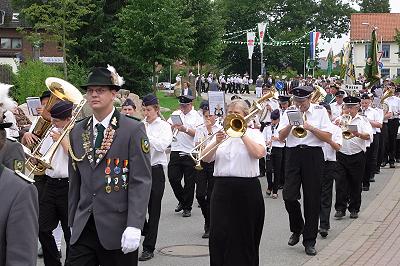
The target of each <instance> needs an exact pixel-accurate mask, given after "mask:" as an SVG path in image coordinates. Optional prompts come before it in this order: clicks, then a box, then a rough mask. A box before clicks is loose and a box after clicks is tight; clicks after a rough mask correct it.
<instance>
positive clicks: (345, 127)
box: [340, 114, 354, 140]
mask: <svg viewBox="0 0 400 266" xmlns="http://www.w3.org/2000/svg"><path fill="white" fill-rule="evenodd" d="M351 120H352V117H351V115H349V114H343V115H342V118H341V119H340V128H341V129H342V136H343V138H344V139H346V140H349V139H351V138H353V137H354V135H353V133H351V132H350V131H349V125H350V123H351Z"/></svg>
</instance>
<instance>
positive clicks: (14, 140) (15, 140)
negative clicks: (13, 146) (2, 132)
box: [7, 137, 17, 142]
mask: <svg viewBox="0 0 400 266" xmlns="http://www.w3.org/2000/svg"><path fill="white" fill-rule="evenodd" d="M7 139H8V140H9V141H12V142H17V139H14V138H13V137H7Z"/></svg>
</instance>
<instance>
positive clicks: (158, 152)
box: [139, 94, 172, 261]
mask: <svg viewBox="0 0 400 266" xmlns="http://www.w3.org/2000/svg"><path fill="white" fill-rule="evenodd" d="M143 113H144V115H145V117H146V118H145V121H144V125H145V127H146V133H147V137H148V138H149V142H150V157H151V158H150V160H151V176H152V183H151V192H150V200H149V204H148V219H146V220H145V223H144V228H143V236H144V240H143V251H142V254H141V255H140V257H139V261H146V260H150V259H152V258H153V257H154V250H155V245H156V241H157V233H158V224H159V221H160V214H161V200H162V198H163V195H164V189H165V174H164V166H166V165H167V155H166V150H167V148H168V146H169V145H170V144H171V142H172V132H171V127H170V125H169V124H168V123H167V122H166V121H164V120H162V119H161V118H160V105H159V103H158V99H157V97H156V96H155V95H154V94H148V95H146V96H144V97H143Z"/></svg>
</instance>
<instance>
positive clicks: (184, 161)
mask: <svg viewBox="0 0 400 266" xmlns="http://www.w3.org/2000/svg"><path fill="white" fill-rule="evenodd" d="M194 166H195V163H194V161H193V159H192V158H190V156H188V155H185V156H180V155H179V152H178V151H173V152H171V156H170V160H169V163H168V179H169V183H170V184H171V187H172V190H173V191H174V194H175V197H176V199H177V200H178V201H179V202H180V203H181V204H182V205H183V209H184V210H189V211H190V210H192V204H193V198H194V187H195V181H194V176H195V171H196V170H195V169H194ZM182 178H183V179H184V182H185V185H184V186H182V183H181V182H182Z"/></svg>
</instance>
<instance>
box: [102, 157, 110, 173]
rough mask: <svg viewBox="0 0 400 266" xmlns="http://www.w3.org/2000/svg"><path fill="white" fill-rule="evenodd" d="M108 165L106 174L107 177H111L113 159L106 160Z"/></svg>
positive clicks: (105, 170)
mask: <svg viewBox="0 0 400 266" xmlns="http://www.w3.org/2000/svg"><path fill="white" fill-rule="evenodd" d="M106 163H107V167H106V169H104V173H105V174H106V175H109V174H111V167H110V163H111V159H110V158H108V159H107V160H106Z"/></svg>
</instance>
